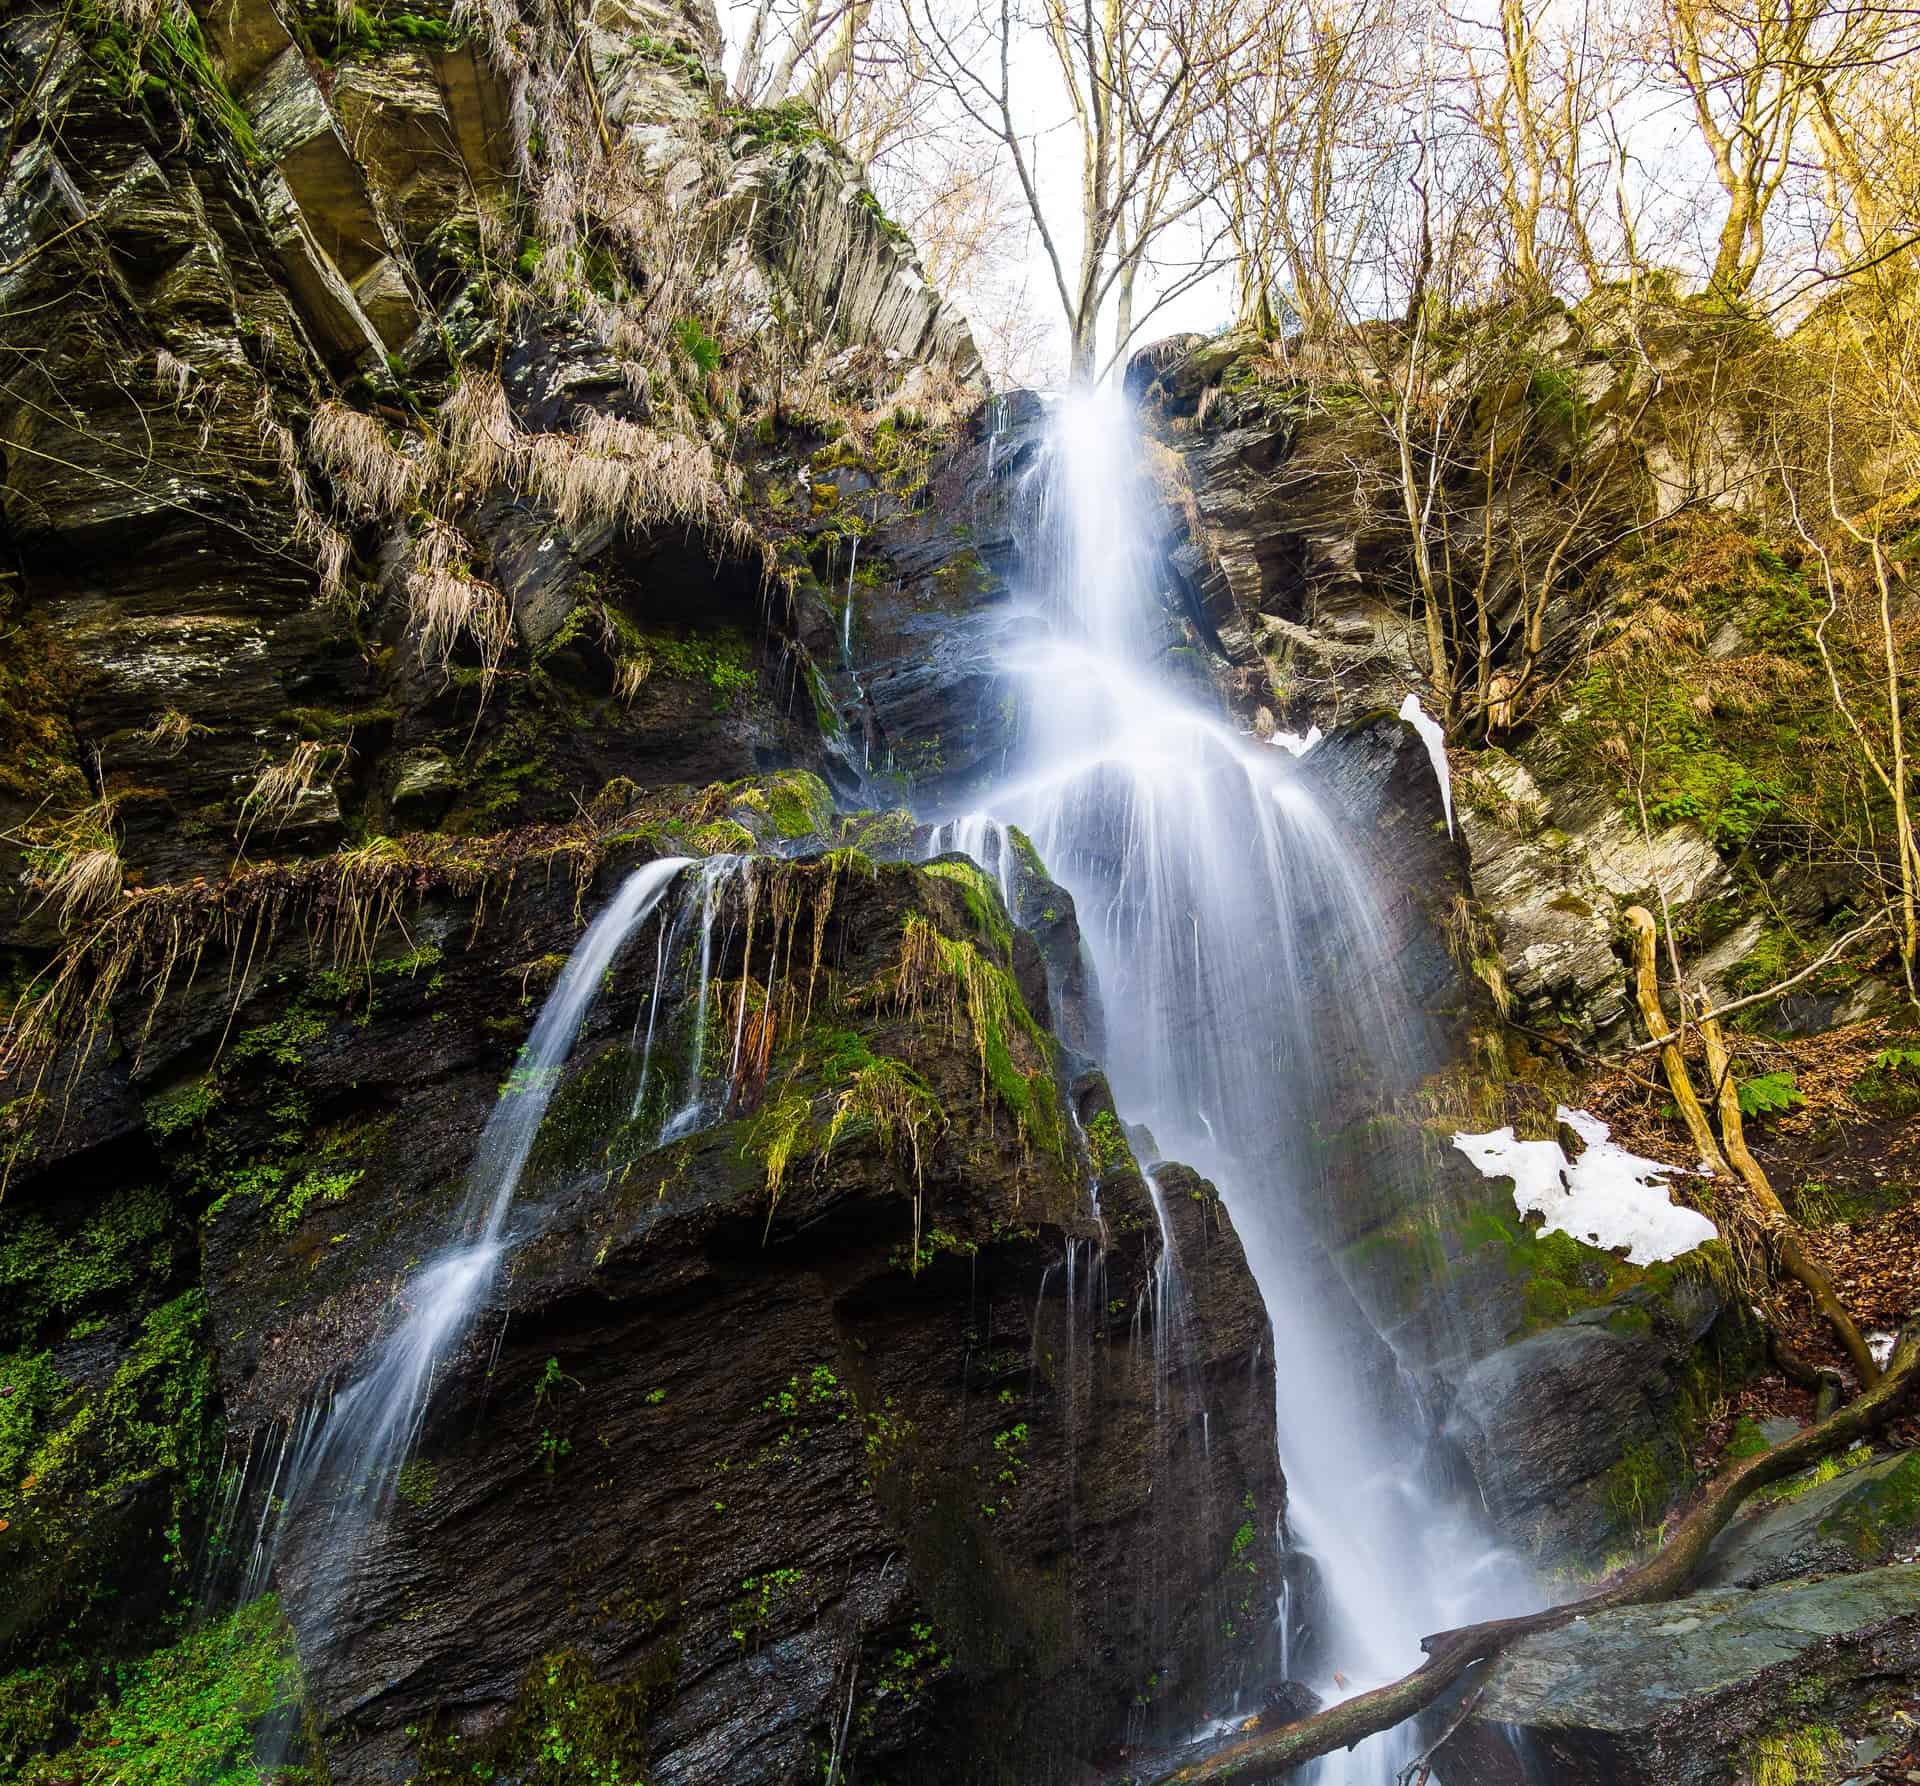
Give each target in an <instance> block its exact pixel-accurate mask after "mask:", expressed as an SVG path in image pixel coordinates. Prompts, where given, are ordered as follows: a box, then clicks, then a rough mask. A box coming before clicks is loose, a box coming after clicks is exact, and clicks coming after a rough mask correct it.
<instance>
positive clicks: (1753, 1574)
mask: <svg viewBox="0 0 1920 1786" xmlns="http://www.w3.org/2000/svg"><path fill="white" fill-rule="evenodd" d="M1916 1544H1920V1452H1913V1451H1902V1452H1897V1453H1895V1455H1893V1456H1892V1457H1885V1458H1881V1459H1879V1460H1878V1461H1877V1462H1874V1463H1869V1464H1866V1465H1863V1466H1860V1467H1858V1468H1853V1469H1849V1470H1847V1471H1846V1472H1845V1473H1844V1474H1842V1475H1839V1476H1836V1477H1835V1478H1834V1479H1833V1480H1832V1481H1831V1482H1822V1483H1818V1484H1816V1485H1815V1486H1813V1487H1811V1488H1808V1489H1805V1490H1804V1491H1803V1492H1802V1493H1800V1494H1797V1495H1795V1496H1794V1498H1793V1499H1792V1500H1790V1501H1787V1502H1786V1503H1785V1504H1784V1505H1781V1506H1774V1507H1758V1508H1752V1507H1750V1508H1748V1509H1745V1510H1744V1512H1743V1517H1741V1518H1739V1519H1737V1520H1735V1521H1734V1523H1733V1524H1732V1525H1730V1526H1728V1527H1727V1529H1726V1530H1725V1531H1724V1532H1722V1533H1721V1534H1720V1536H1719V1537H1718V1538H1717V1539H1715V1540H1714V1545H1713V1549H1712V1550H1711V1551H1709V1552H1708V1553H1707V1560H1706V1562H1705V1563H1704V1564H1702V1566H1701V1570H1700V1585H1701V1586H1702V1587H1708V1588H1720V1587H1737V1588H1761V1587H1766V1586H1768V1585H1769V1584H1771V1583H1773V1582H1776V1581H1786V1580H1788V1579H1789V1578H1790V1577H1792V1576H1796V1575H1821V1574H1836V1573H1845V1572H1847V1571H1851V1570H1856V1569H1863V1568H1867V1567H1870V1566H1872V1565H1874V1564H1878V1563H1886V1562H1892V1561H1894V1560H1896V1559H1903V1558H1909V1557H1911V1555H1912V1553H1913V1550H1914V1547H1915V1546H1916Z"/></svg>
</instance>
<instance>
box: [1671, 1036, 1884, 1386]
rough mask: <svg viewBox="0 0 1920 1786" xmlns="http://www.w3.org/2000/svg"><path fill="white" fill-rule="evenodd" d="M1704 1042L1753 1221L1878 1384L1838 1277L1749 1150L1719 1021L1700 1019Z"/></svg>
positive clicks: (1724, 1136) (1723, 1132) (1861, 1369)
mask: <svg viewBox="0 0 1920 1786" xmlns="http://www.w3.org/2000/svg"><path fill="white" fill-rule="evenodd" d="M1700 1040H1701V1042H1702V1043H1704V1044H1705V1046H1706V1050H1707V1075H1708V1077H1709V1078H1710V1079H1711V1080H1712V1082H1713V1084H1714V1085H1715V1086H1716V1087H1717V1088H1718V1090H1717V1093H1716V1096H1717V1099H1718V1102H1719V1106H1720V1140H1721V1145H1722V1147H1723V1148H1724V1150H1725V1152H1726V1156H1727V1158H1728V1159H1729V1160H1730V1161H1731V1162H1732V1164H1733V1169H1734V1171H1736V1172H1738V1173H1739V1174H1740V1177H1741V1180H1742V1181H1743V1182H1744V1183H1745V1185H1746V1187H1747V1191H1748V1193H1749V1195H1750V1196H1751V1197H1752V1199H1753V1205H1754V1218H1755V1221H1756V1223H1757V1225H1758V1226H1759V1228H1760V1231H1761V1232H1762V1233H1763V1234H1765V1235H1766V1237H1767V1243H1768V1245H1770V1246H1771V1247H1772V1248H1773V1250H1774V1253H1775V1254H1776V1255H1777V1256H1778V1258H1779V1260H1780V1263H1781V1264H1782V1265H1784V1266H1785V1267H1786V1268H1787V1273H1788V1275H1789V1276H1790V1277H1793V1278H1794V1279H1796V1280H1797V1281H1798V1282H1800V1283H1802V1284H1804V1285H1805V1286H1806V1290H1807V1294H1808V1295H1809V1296H1811V1297H1812V1298H1813V1306H1814V1307H1815V1308H1817V1309H1818V1310H1819V1311H1820V1313H1821V1314H1822V1315H1823V1316H1825V1317H1826V1321H1827V1324H1828V1326H1830V1327H1831V1328H1832V1329H1833V1330H1834V1332H1835V1333H1837V1334H1838V1335H1839V1336H1840V1343H1841V1345H1843V1346H1845V1347H1846V1349H1847V1356H1848V1357H1849V1358H1851V1359H1852V1360H1853V1368H1854V1370H1855V1372H1856V1373H1857V1374H1858V1376H1859V1378H1860V1381H1861V1383H1862V1384H1863V1385H1866V1386H1868V1387H1871V1386H1872V1385H1873V1384H1874V1383H1876V1382H1877V1381H1878V1380H1879V1377H1880V1367H1879V1365H1877V1364H1875V1363H1874V1361H1873V1353H1872V1351H1871V1350H1870V1349H1869V1348H1868V1346H1867V1342H1866V1340H1865V1338H1864V1337H1863V1336H1862V1334H1861V1332H1860V1327H1859V1324H1858V1323H1857V1322H1856V1321H1855V1320H1854V1318H1853V1317H1852V1316H1851V1315H1850V1314H1848V1313H1847V1310H1846V1305H1845V1304H1844V1303H1842V1302H1841V1300H1840V1297H1839V1294H1838V1293H1837V1292H1836V1291H1835V1289H1834V1287H1833V1279H1832V1278H1830V1277H1828V1276H1827V1274H1826V1271H1825V1269H1824V1268H1823V1267H1822V1266H1821V1265H1820V1264H1819V1262H1818V1261H1817V1260H1815V1259H1814V1258H1812V1257H1811V1256H1810V1255H1809V1254H1808V1252H1807V1249H1806V1247H1805V1246H1804V1245H1803V1244H1802V1242H1801V1238H1800V1224H1799V1223H1798V1222H1796V1221H1795V1220H1794V1219H1793V1217H1792V1216H1790V1215H1789V1214H1788V1213H1787V1210H1786V1206H1785V1205H1784V1204H1783V1203H1782V1202H1781V1201H1780V1199H1779V1198H1778V1197H1777V1196H1776V1195H1775V1194H1774V1189H1773V1185H1772V1184H1771V1183H1770V1182H1769V1180H1768V1178H1767V1175H1766V1173H1765V1172H1764V1171H1762V1170H1761V1167H1760V1162H1759V1161H1758V1160H1756V1159H1755V1158H1754V1157H1753V1155H1752V1153H1751V1152H1750V1151H1749V1150H1748V1148H1747V1136H1746V1127H1745V1125H1744V1123H1743V1122H1742V1121H1741V1117H1740V1090H1739V1087H1738V1086H1736V1085H1735V1084H1734V1082H1733V1061H1732V1058H1731V1056H1729V1055H1728V1053H1727V1043H1726V1038H1725V1037H1724V1036H1722V1035H1721V1033H1720V1021H1719V1019H1718V1018H1717V1017H1703V1018H1701V1019H1700Z"/></svg>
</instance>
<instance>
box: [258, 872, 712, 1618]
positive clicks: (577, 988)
mask: <svg viewBox="0 0 1920 1786" xmlns="http://www.w3.org/2000/svg"><path fill="white" fill-rule="evenodd" d="M689 866H691V863H690V862H689V860H688V859H686V858H684V857H670V858H667V859H664V860H661V861H658V862H649V863H647V864H646V865H645V866H644V867H642V868H638V869H636V870H634V872H633V873H632V874H631V875H629V876H628V877H627V879H626V880H625V882H623V883H622V885H621V887H620V889H619V891H618V892H617V893H616V894H615V895H614V897H613V899H612V900H611V901H610V902H609V903H608V905H607V906H606V909H605V910H603V911H602V912H601V913H600V915H599V916H598V917H596V918H595V919H594V921H593V922H592V924H590V925H589V926H588V927H587V930H586V933H585V934H584V935H583V936H582V937H581V938H580V941H579V942H578V943H577V944H576V945H575V947H574V950H573V953H572V954H571V955H570V956H569V957H568V958H567V965H566V967H565V969H564V970H563V971H562V972H561V975H560V977H559V979H558V980H557V981H556V982H555V983H554V987H553V990H552V991H551V992H550V993H549V994H548V995H547V1000H546V1003H545V1004H544V1005H543V1006H542V1008H541V1011H540V1016H539V1018H538V1020H537V1021H536V1022H535V1024H534V1027H533V1032H532V1034H531V1035H530V1036H529V1037H528V1038H527V1042H526V1045H525V1047H524V1048H522V1050H521V1052H520V1057H519V1060H518V1062H517V1063H516V1064H515V1066H514V1069H513V1072H512V1074H511V1075H510V1077H509V1078H508V1081H507V1083H506V1085H505V1086H504V1087H503V1088H502V1090H501V1094H500V1097H499V1098H498V1100H497V1101H496V1102H495V1104H494V1107H493V1110H492V1112H491V1113H490V1114H489V1116H488V1118H487V1124H486V1127H485V1129H484V1130H483V1131H482V1132H481V1136H480V1141H479V1145H478V1146H477V1147H476V1148H475V1150H474V1157H473V1162H472V1164H471V1165H470V1166H469V1168H468V1170H467V1179H466V1195H465V1197H464V1199H463V1200H462V1202H461V1205H460V1209H459V1212H458V1214H457V1215H456V1216H455V1218H454V1221H453V1224H452V1229H451V1234H452V1238H451V1240H450V1243H449V1245H448V1246H447V1248H446V1250H445V1251H443V1252H442V1253H441V1254H440V1255H439V1257H438V1258H436V1259H434V1260H433V1261H432V1262H431V1263H429V1264H428V1265H426V1266H425V1267H424V1268H422V1269H421V1270H420V1271H419V1272H418V1273H417V1274H416V1275H415V1277H414V1278H413V1280H412V1281H411V1282H410V1283H409V1284H408V1285H407V1287H406V1289H405V1290H404V1291H403V1292H402V1293H401V1296H400V1299H399V1300H400V1305H401V1307H402V1309H403V1310H404V1311H405V1312H404V1314H403V1315H402V1317H401V1319H400V1321H399V1322H398V1323H397V1324H396V1325H395V1326H394V1327H393V1328H392V1330H391V1331H390V1332H388V1333H387V1334H386V1335H385V1337H384V1338H382V1339H381V1340H380V1341H379V1342H378V1343H377V1345H376V1346H375V1347H374V1350H373V1354H372V1358H371V1361H370V1362H369V1364H368V1365H367V1368H366V1369H365V1371H364V1372H363V1373H362V1374H361V1375H360V1376H359V1377H358V1378H356V1379H355V1380H354V1381H353V1382H352V1383H351V1384H349V1385H348V1386H347V1387H346V1388H345V1389H343V1390H341V1391H340V1392H339V1393H338V1394H337V1395H335V1396H334V1397H333V1399H332V1401H331V1402H330V1403H327V1404H321V1403H316V1404H314V1405H313V1406H312V1407H310V1408H309V1409H308V1410H307V1412H306V1413H305V1414H304V1415H303V1416H302V1417H301V1418H300V1419H299V1420H298V1421H296V1422H295V1424H294V1427H293V1429H292V1430H291V1431H290V1432H289V1434H288V1436H287V1440H286V1442H285V1444H284V1445H283V1446H282V1447H281V1450H280V1452H279V1455H278V1456H277V1457H276V1459H275V1461H274V1463H273V1466H272V1471H271V1476H270V1479H269V1481H268V1483H267V1491H266V1494H265V1495H264V1497H263V1499H262V1518H261V1526H260V1531H259V1535H258V1536H257V1538H256V1540H255V1543H254V1548H253V1552H252V1556H251V1558H250V1561H249V1566H248V1581H247V1592H248V1594H249V1595H251V1594H252V1593H256V1592H259V1591H262V1590H263V1589H264V1588H265V1586H266V1585H267V1581H268V1578H269V1576H270V1575H271V1573H272V1571H273V1566H274V1563H275V1560H276V1558H277V1556H278V1555H279V1552H280V1550H281V1548H282V1545H283V1543H284V1542H285V1541H286V1540H287V1539H288V1538H289V1537H291V1536H292V1535H293V1533H294V1531H295V1530H296V1528H299V1529H300V1535H301V1539H302V1542H303V1544H304V1543H310V1542H312V1541H313V1537H312V1533H313V1526H312V1522H313V1521H314V1520H315V1519H316V1518H317V1519H319V1520H321V1521H322V1522H324V1525H323V1535H322V1536H321V1537H320V1539H319V1542H320V1544H321V1545H322V1546H323V1547H324V1549H325V1551H326V1552H327V1557H328V1563H327V1566H325V1567H321V1568H316V1569H314V1570H312V1578H313V1580H314V1582H315V1584H316V1587H317V1590H318V1593H317V1603H316V1596H309V1597H308V1603H307V1604H305V1605H303V1606H302V1608H301V1622H302V1623H303V1624H304V1625H306V1626H307V1627H308V1628H310V1629H316V1628H317V1629H324V1628H325V1626H326V1623H327V1620H328V1616H329V1613H330V1612H331V1610H332V1608H333V1607H334V1606H337V1605H338V1604H339V1603H340V1601H341V1596H342V1595H343V1594H344V1593H345V1591H346V1589H347V1585H348V1583H349V1581H350V1579H351V1576H352V1573H353V1566H354V1564H355V1562H356V1560H357V1553H358V1551H359V1549H360V1545H359V1542H358V1541H359V1540H360V1539H361V1538H363V1537H364V1536H365V1535H366V1533H367V1528H368V1526H369V1524H370V1523H371V1522H372V1521H374V1520H375V1519H377V1518H379V1517H380V1516H382V1515H383V1514H384V1513H385V1512H386V1511H387V1510H388V1509H389V1507H390V1505H391V1502H392V1499H393V1494H394V1489H395V1485H396V1483H397V1481H398V1479H399V1475H400V1471H401V1467H402V1466H403V1465H404V1464H405V1462H406V1460H407V1456H408V1453H409V1452H410V1450H411V1449H412V1446H413V1443H414V1440H415V1438H416V1436H417V1434H418V1433H419V1430H420V1425H421V1422H422V1420H423V1419H424V1418H425V1415H426V1409H427V1402H428V1398H429V1396H430V1394H431V1392H432V1389H433V1383H434V1376H435V1373H436V1372H437V1371H438V1370H439V1369H440V1368H441V1367H442V1366H443V1365H444V1364H445V1363H446V1362H447V1361H448V1360H449V1359H450V1358H451V1357H452V1356H453V1354H454V1352H455V1351H456V1350H457V1348H458V1346H459V1344H460V1342H461V1340H462V1339H463V1338H464V1336H465V1334H466V1333H467V1331H468V1328H469V1326H470V1324H471V1322H472V1320H473V1317H474V1315H475V1313H476V1312H477V1311H478V1309H479V1307H480V1304H481V1301H482V1299H483V1298H484V1296H485V1294H486V1292H487V1289H488V1287H489V1286H490V1285H491V1284H492V1282H493V1280H494V1276H495V1274H496V1272H497V1271H498V1269H499V1265H500V1261H501V1258H502V1256H503V1254H504V1252H505V1250H506V1245H507V1215H508V1212H509V1210H510V1209H511V1207H512V1203H513V1198H514V1193H515V1191H516V1190H517V1189H518V1188H519V1184H520V1179H521V1175H522V1174H523V1173H524V1171H525V1170H526V1165H527V1161H528V1158H529V1157H530V1156H531V1154H532V1152H533V1146H534V1141H535V1139H536V1137H537V1136H538V1134H539V1131H540V1124H541V1120H542V1118H543V1117H544V1116H545V1115H546V1111H547V1105H548V1103H549V1101H550V1100H551V1098H552V1096H553V1091H554V1088H555V1086H556V1085H557V1083H558V1082H559V1079H560V1075H561V1073H562V1071H563V1070H564V1068H565V1066H566V1062H567V1057H568V1055H569V1054H570V1053H571V1052H572V1049H573V1044H574V1041H575V1039H576V1038H577V1037H578V1036H579V1034H580V1028H581V1025H582V1024H583V1023H584V1022H585V1021H586V1017H587V1013H588V1011H589V1010H590V1009H591V1007H592V1005H593V1001H594V999H595V997H596V996H597V995H598V993H599V991H600V988H601V985H602V982H603V980H604V978H605V976H606V974H607V971H608V970H609V969H610V968H611V967H612V965H613V963H614V960H615V958H616V957H617V956H618V955H619V953H620V951H621V949H622V948H623V947H624V946H625V945H626V943H627V941H628V939H629V938H631V937H632V936H633V934H634V933H635V932H636V931H638V930H639V929H640V927H641V926H642V925H644V924H645V923H646V921H647V919H648V918H649V917H650V916H652V914H653V912H654V911H655V909H656V908H657V907H658V906H659V905H660V903H661V901H662V900H663V899H664V898H665V897H666V896H667V893H668V891H669V890H670V888H671V887H672V884H673V882H674V880H675V878H676V877H677V876H678V875H679V874H680V871H681V870H682V869H684V868H687V867H689ZM323 1498H324V1500H325V1502H326V1505H325V1506H324V1507H320V1506H317V1505H316V1503H317V1502H319V1501H321V1500H322V1499H323Z"/></svg>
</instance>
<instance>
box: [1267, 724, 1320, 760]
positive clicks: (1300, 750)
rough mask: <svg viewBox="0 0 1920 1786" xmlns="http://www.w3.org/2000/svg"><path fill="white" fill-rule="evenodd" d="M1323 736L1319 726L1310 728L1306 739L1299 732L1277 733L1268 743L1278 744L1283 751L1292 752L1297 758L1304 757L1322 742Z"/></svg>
mask: <svg viewBox="0 0 1920 1786" xmlns="http://www.w3.org/2000/svg"><path fill="white" fill-rule="evenodd" d="M1322 736H1323V734H1322V733H1321V730H1320V728H1319V727H1318V726H1309V727H1308V728H1307V731H1306V735H1305V736H1304V737H1303V736H1302V735H1301V734H1300V733H1298V732H1275V733H1274V735H1273V736H1272V737H1271V738H1269V739H1268V740H1267V742H1268V743H1269V744H1277V745H1278V746H1279V747H1280V748H1281V749H1282V750H1285V751H1290V752H1292V754H1293V755H1294V756H1296V757H1303V756H1305V755H1306V754H1307V752H1308V751H1310V750H1311V749H1313V747H1314V746H1315V745H1316V744H1318V743H1319V742H1320V739H1321V737H1322Z"/></svg>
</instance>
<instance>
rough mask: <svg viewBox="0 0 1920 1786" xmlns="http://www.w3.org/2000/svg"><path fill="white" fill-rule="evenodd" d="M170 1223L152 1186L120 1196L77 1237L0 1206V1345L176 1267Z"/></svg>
mask: <svg viewBox="0 0 1920 1786" xmlns="http://www.w3.org/2000/svg"><path fill="white" fill-rule="evenodd" d="M172 1226H173V1218H172V1212H171V1210H170V1209H169V1207H168V1204H167V1199H166V1198H165V1197H164V1196H163V1195H162V1194H161V1192H159V1191H158V1190H156V1189H154V1188H153V1187H152V1186H150V1185H141V1186H137V1187H135V1188H134V1189H132V1190H126V1191H118V1192H116V1193H114V1194H113V1195H112V1196H110V1197H108V1198H107V1200H106V1201H105V1202H104V1203H103V1204H102V1205H101V1206H100V1208H99V1210H98V1212H97V1213H96V1214H94V1215H93V1216H91V1217H90V1218H89V1219H88V1220H87V1221H86V1222H85V1223H84V1224H82V1226H81V1227H80V1228H79V1229H78V1230H77V1231H76V1232H74V1233H71V1234H68V1235H65V1236H62V1235H60V1234H59V1233H57V1232H56V1230H55V1229H54V1228H53V1226H52V1225H51V1224H50V1223H49V1222H48V1221H47V1220H46V1218H45V1217H44V1216H41V1215H40V1214H38V1213H37V1212H33V1211H26V1212H22V1213H19V1214H15V1213H14V1212H13V1211H11V1210H8V1209H5V1208H0V1342H5V1341H8V1340H11V1341H15V1342H18V1341H22V1340H25V1339H27V1338H29V1337H30V1336H31V1335H33V1334H34V1333H35V1332H37V1331H38V1329H39V1328H40V1326H41V1324H42V1323H43V1322H45V1321H47V1320H49V1319H52V1318H54V1317H56V1316H63V1317H70V1316H72V1315H75V1314H77V1313H79V1312H80V1311H81V1310H83V1309H85V1308H87V1307H89V1306H94V1305H98V1304H99V1303H100V1302H101V1301H102V1300H103V1299H104V1298H106V1297H108V1296H113V1297H114V1298H115V1299H116V1300H123V1299H124V1297H125V1294H126V1292H127V1291H128V1290H129V1289H130V1288H131V1287H133V1286H134V1285H136V1284H139V1283H142V1282H146V1281H148V1280H161V1279H164V1278H165V1277H166V1276H167V1275H168V1274H169V1273H170V1272H171V1270H172V1268H173V1238H172Z"/></svg>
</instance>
